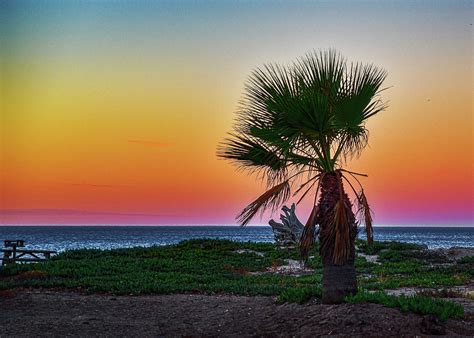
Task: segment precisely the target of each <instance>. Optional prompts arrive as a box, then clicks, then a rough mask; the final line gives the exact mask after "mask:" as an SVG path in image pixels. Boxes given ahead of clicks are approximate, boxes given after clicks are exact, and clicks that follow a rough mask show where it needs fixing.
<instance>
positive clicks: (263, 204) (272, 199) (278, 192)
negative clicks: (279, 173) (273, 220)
mask: <svg viewBox="0 0 474 338" xmlns="http://www.w3.org/2000/svg"><path fill="white" fill-rule="evenodd" d="M289 197H290V184H289V182H288V181H283V182H281V183H279V184H277V185H275V186H274V187H272V188H271V189H269V190H267V191H266V192H265V193H263V194H262V195H261V196H259V197H258V198H257V199H256V200H255V201H253V202H252V203H250V204H249V205H247V206H246V207H245V209H244V210H242V212H241V213H240V214H239V215H238V216H237V217H236V219H237V221H238V222H239V223H240V224H241V225H246V224H248V222H250V220H251V219H252V218H253V217H254V216H255V215H256V214H257V213H258V212H259V211H263V210H265V209H267V208H269V207H271V208H273V209H275V208H276V207H278V206H280V205H281V204H283V203H284V202H285V201H286V200H288V198H289Z"/></svg>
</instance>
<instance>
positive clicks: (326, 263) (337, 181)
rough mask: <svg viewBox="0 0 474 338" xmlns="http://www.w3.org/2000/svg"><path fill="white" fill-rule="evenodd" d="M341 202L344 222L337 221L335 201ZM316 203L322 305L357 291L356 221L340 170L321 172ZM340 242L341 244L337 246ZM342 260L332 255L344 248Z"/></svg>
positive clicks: (337, 301)
mask: <svg viewBox="0 0 474 338" xmlns="http://www.w3.org/2000/svg"><path fill="white" fill-rule="evenodd" d="M338 202H339V203H341V205H343V206H344V210H345V221H344V222H339V224H337V223H338V221H335V220H338V218H337V217H336V215H335V214H336V204H337V203H338ZM318 205H319V210H320V214H319V218H318V220H319V225H320V233H319V240H320V243H321V246H320V255H321V259H322V262H323V290H322V291H323V292H322V293H323V294H322V302H323V303H324V304H336V303H341V302H343V301H344V297H345V296H347V295H350V294H354V293H356V292H357V279H356V272H355V266H354V261H355V238H356V236H357V224H356V220H355V216H354V212H353V211H352V204H351V202H350V200H349V197H348V196H347V194H346V193H345V192H344V189H343V186H342V177H341V174H340V172H338V171H336V172H329V173H325V174H324V175H323V176H322V179H321V197H320V199H319V202H318ZM341 243H342V244H344V245H342V246H341ZM341 247H344V248H345V254H344V255H343V257H344V258H343V259H342V260H341V259H335V257H336V256H337V255H338V254H339V255H340V254H341V253H343V252H344V251H342V250H341V249H340V248H341Z"/></svg>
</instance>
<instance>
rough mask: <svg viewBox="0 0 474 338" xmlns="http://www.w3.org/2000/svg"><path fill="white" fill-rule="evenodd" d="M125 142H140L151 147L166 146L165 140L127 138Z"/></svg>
mask: <svg viewBox="0 0 474 338" xmlns="http://www.w3.org/2000/svg"><path fill="white" fill-rule="evenodd" d="M127 142H128V143H134V144H141V145H143V146H147V147H152V148H163V147H167V146H168V143H165V142H161V141H153V140H144V139H128V140H127Z"/></svg>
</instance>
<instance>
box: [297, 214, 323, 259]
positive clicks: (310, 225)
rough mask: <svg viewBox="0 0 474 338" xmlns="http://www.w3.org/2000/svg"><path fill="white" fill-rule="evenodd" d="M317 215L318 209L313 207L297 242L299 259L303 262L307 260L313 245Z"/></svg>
mask: <svg viewBox="0 0 474 338" xmlns="http://www.w3.org/2000/svg"><path fill="white" fill-rule="evenodd" d="M318 215H319V207H318V206H317V205H313V209H312V210H311V214H310V215H309V218H308V220H307V221H306V224H305V226H304V228H303V233H302V234H301V237H300V241H299V249H300V257H301V258H302V259H303V260H307V259H308V254H309V250H310V249H311V247H312V246H313V244H314V239H315V237H316V231H315V227H316V224H317V223H318Z"/></svg>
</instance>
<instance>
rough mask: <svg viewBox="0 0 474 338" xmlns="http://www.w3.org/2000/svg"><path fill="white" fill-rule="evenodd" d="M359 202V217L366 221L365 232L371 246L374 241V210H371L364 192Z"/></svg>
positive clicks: (361, 193) (360, 195)
mask: <svg viewBox="0 0 474 338" xmlns="http://www.w3.org/2000/svg"><path fill="white" fill-rule="evenodd" d="M357 201H358V202H359V215H360V218H361V219H362V220H363V221H364V224H365V232H366V234H367V243H368V244H369V245H371V244H372V243H373V241H374V235H373V229H372V222H373V219H372V210H370V206H369V203H368V202H367V197H366V196H365V193H364V190H362V191H361V192H360V193H359V196H358V199H357Z"/></svg>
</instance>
